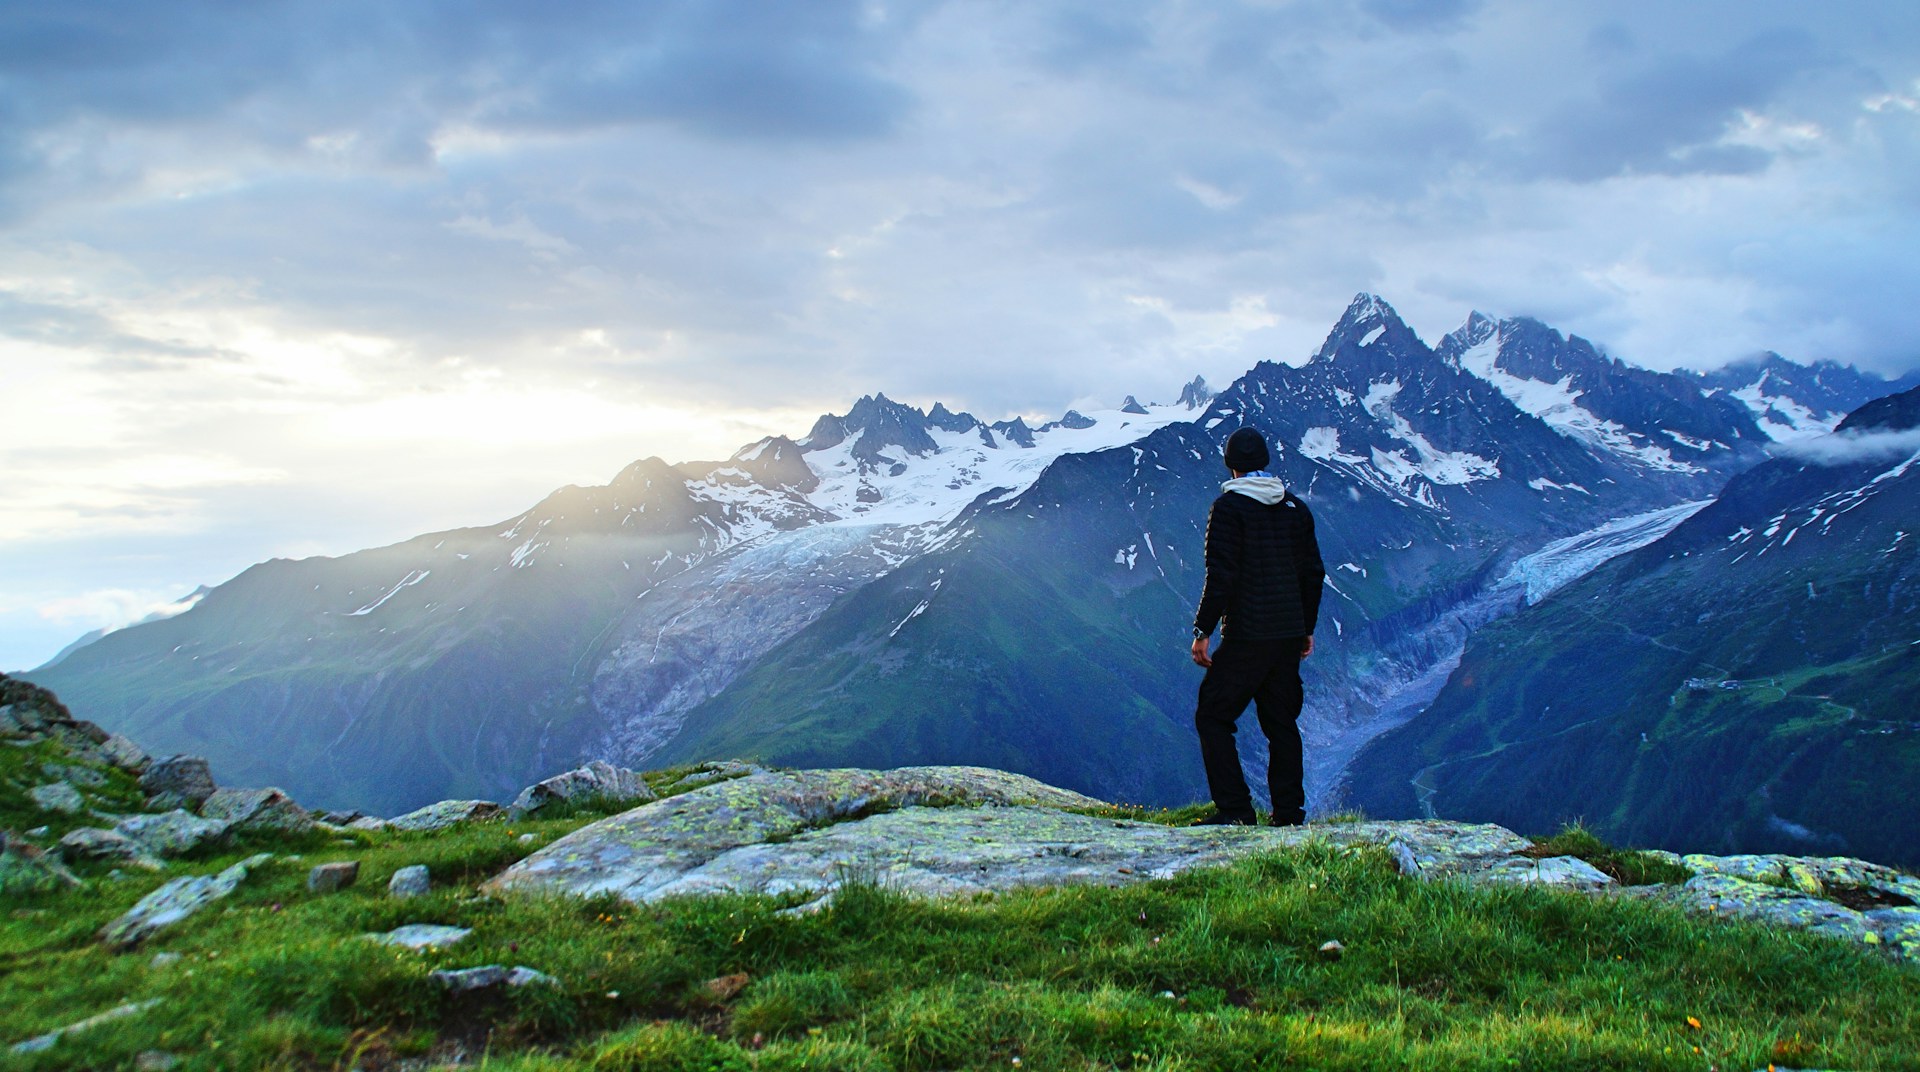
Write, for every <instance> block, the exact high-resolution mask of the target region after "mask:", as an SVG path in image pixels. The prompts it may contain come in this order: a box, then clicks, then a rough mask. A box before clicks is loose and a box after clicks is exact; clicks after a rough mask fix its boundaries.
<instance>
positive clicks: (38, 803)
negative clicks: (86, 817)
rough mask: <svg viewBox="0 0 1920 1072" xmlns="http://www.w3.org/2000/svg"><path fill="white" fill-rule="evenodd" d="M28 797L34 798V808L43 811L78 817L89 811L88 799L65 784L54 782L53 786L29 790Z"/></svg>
mask: <svg viewBox="0 0 1920 1072" xmlns="http://www.w3.org/2000/svg"><path fill="white" fill-rule="evenodd" d="M27 795H28V796H29V797H32V798H33V804H34V807H37V808H39V809H41V810H42V811H57V812H60V813H62V814H64V815H78V814H79V813H81V812H83V811H86V810H87V798H86V797H83V796H81V795H80V790H78V789H75V788H74V787H73V786H71V785H68V784H67V783H65V782H54V783H53V784H51V785H36V786H34V787H33V788H32V789H29V790H27Z"/></svg>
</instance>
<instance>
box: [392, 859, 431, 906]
mask: <svg viewBox="0 0 1920 1072" xmlns="http://www.w3.org/2000/svg"><path fill="white" fill-rule="evenodd" d="M429 885H431V882H430V880H429V878H428V876H427V865H425V864H414V865H413V866H411V867H403V868H401V869H400V870H398V871H395V872H394V873H393V877H392V878H391V879H388V880H387V893H388V895H389V896H392V897H396V898H399V899H400V900H406V899H408V898H410V897H420V896H423V895H424V894H425V893H426V892H427V888H428V887H429Z"/></svg>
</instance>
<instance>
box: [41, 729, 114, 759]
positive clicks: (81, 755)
mask: <svg viewBox="0 0 1920 1072" xmlns="http://www.w3.org/2000/svg"><path fill="white" fill-rule="evenodd" d="M47 735H48V736H49V737H52V738H53V739H54V740H56V741H59V742H60V743H61V744H63V745H65V746H66V749H67V752H68V753H69V754H70V755H72V756H74V757H75V758H77V759H83V760H86V761H87V762H89V763H103V764H104V763H106V762H107V753H106V752H105V750H103V749H102V748H101V747H100V746H101V745H103V744H105V743H107V738H108V737H110V736H112V735H111V734H109V733H108V732H107V731H106V730H103V729H101V728H100V727H98V726H96V725H94V724H93V723H91V722H74V721H51V722H49V723H48V724H47Z"/></svg>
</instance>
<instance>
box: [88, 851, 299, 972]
mask: <svg viewBox="0 0 1920 1072" xmlns="http://www.w3.org/2000/svg"><path fill="white" fill-rule="evenodd" d="M272 858H273V856H272V854H271V853H262V854H260V855H258V856H249V857H248V858H246V859H245V860H242V861H240V862H239V863H237V864H234V865H233V866H232V867H229V868H227V869H226V870H225V871H222V872H220V873H219V874H217V875H193V876H189V877H186V878H176V879H174V880H173V881H171V882H168V883H167V884H165V885H163V886H161V887H160V888H159V889H157V890H154V891H153V892H152V893H149V894H147V895H146V896H145V897H142V898H141V899H140V902H139V903H138V904H136V905H134V906H133V907H132V908H130V909H128V910H127V912H126V914H125V915H122V916H121V917H120V918H118V919H116V920H114V921H113V922H111V923H109V924H107V925H106V926H105V927H102V928H101V929H100V935H99V937H100V941H101V942H103V943H105V944H106V945H108V946H110V947H112V948H114V949H131V948H132V947H134V946H136V945H138V944H140V943H141V942H143V941H145V940H146V939H148V938H150V937H152V936H153V935H154V934H156V933H158V932H160V931H162V930H165V929H166V928H168V927H171V926H173V925H174V924H176V923H179V922H180V921H181V920H184V919H187V918H188V917H190V916H192V915H193V914H194V913H196V912H198V911H200V910H201V909H203V908H205V907H207V906H208V905H210V904H212V903H213V902H215V901H218V900H220V899H221V898H223V897H225V896H227V895H228V894H230V893H232V892H233V891H234V890H235V889H236V888H238V887H239V885H240V883H242V882H244V881H246V878H247V873H248V872H249V871H251V870H252V869H254V868H256V867H259V866H260V865H261V864H263V863H266V862H267V861H268V860H270V859H272Z"/></svg>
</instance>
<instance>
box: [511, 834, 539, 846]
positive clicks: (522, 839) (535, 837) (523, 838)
mask: <svg viewBox="0 0 1920 1072" xmlns="http://www.w3.org/2000/svg"><path fill="white" fill-rule="evenodd" d="M513 840H515V841H517V842H519V843H520V844H522V845H531V844H533V843H534V842H536V841H539V840H540V835H539V834H534V833H526V834H521V835H520V836H519V837H517V838H514V839H513Z"/></svg>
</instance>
